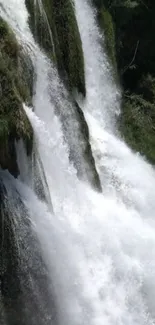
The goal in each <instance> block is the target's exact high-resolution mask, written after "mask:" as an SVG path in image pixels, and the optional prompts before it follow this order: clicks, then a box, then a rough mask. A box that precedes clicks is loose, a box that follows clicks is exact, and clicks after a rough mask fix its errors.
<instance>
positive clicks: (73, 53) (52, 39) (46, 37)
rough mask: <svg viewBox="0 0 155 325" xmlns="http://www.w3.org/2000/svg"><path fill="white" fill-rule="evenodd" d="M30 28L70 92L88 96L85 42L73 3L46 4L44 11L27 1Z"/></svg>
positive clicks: (67, 0) (58, 0) (50, 0)
mask: <svg viewBox="0 0 155 325" xmlns="http://www.w3.org/2000/svg"><path fill="white" fill-rule="evenodd" d="M26 4H27V8H28V10H29V13H30V20H29V21H30V27H31V29H32V31H33V34H34V36H35V37H36V40H37V41H38V43H39V44H40V45H41V46H42V48H44V49H45V50H46V52H47V53H48V55H49V56H50V57H51V58H53V59H54V61H55V63H56V64H57V67H58V71H59V73H60V75H61V77H63V79H64V81H65V82H66V85H67V86H68V88H69V89H70V90H71V91H72V90H74V89H75V88H76V89H78V91H79V92H80V93H82V94H83V95H84V96H85V94H86V89H85V75H84V57H83V50H82V42H81V37H80V33H79V29H78V24H77V20H76V15H75V8H74V5H73V1H72V0H63V1H62V0H44V1H43V7H42V6H40V5H39V2H37V5H36V6H34V2H33V1H32V0H26Z"/></svg>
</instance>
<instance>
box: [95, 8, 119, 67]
mask: <svg viewBox="0 0 155 325" xmlns="http://www.w3.org/2000/svg"><path fill="white" fill-rule="evenodd" d="M98 21H99V25H100V27H101V29H102V30H103V31H104V35H105V44H106V50H107V54H108V57H109V59H110V61H111V64H112V65H113V68H114V70H115V72H116V71H117V61H116V42H115V27H114V21H113V19H112V16H111V14H110V12H109V11H108V10H107V9H106V8H105V7H104V6H103V5H102V6H101V7H100V9H99V10H98Z"/></svg>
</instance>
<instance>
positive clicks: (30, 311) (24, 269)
mask: <svg viewBox="0 0 155 325" xmlns="http://www.w3.org/2000/svg"><path fill="white" fill-rule="evenodd" d="M0 239H1V240H0V324H9V325H27V324H29V323H31V324H32V325H35V324H39V325H42V324H49V325H51V324H53V319H54V324H56V323H57V321H56V310H55V305H54V299H53V297H51V293H50V294H49V291H48V288H49V282H48V272H47V269H46V266H45V264H44V262H43V260H42V257H41V253H40V251H41V249H40V246H39V243H38V241H37V239H36V238H35V235H34V232H33V231H32V227H31V223H30V218H29V214H28V211H27V209H26V207H25V205H24V203H23V201H22V199H21V196H20V194H19V193H18V191H17V190H16V187H15V180H14V179H13V177H11V176H10V175H9V173H5V172H0ZM40 301H41V306H40ZM51 306H52V307H51Z"/></svg>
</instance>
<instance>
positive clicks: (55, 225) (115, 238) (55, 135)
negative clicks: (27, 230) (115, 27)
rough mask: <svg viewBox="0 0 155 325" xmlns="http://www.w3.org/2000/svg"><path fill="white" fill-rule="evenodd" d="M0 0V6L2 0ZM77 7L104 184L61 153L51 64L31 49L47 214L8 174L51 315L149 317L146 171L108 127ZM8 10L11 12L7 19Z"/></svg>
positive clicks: (89, 33) (109, 320)
mask: <svg viewBox="0 0 155 325" xmlns="http://www.w3.org/2000/svg"><path fill="white" fill-rule="evenodd" d="M0 2H2V3H3V4H4V6H5V2H4V1H0ZM13 3H14V1H13V0H8V2H7V5H6V8H11V10H10V12H9V9H7V10H8V17H9V15H10V18H8V20H9V19H10V24H11V25H12V26H13V24H12V14H13V13H14V10H13V6H12V4H13ZM21 3H22V2H21ZM25 10H26V9H25V6H24V5H23V6H22V7H21V11H20V13H19V16H20V18H21V17H22V16H23V17H26V15H27V14H26V13H25ZM76 10H77V17H78V23H79V28H80V31H81V35H82V41H83V47H84V53H85V63H86V85H87V99H86V102H85V103H83V110H84V112H85V116H86V118H87V121H88V125H89V129H90V133H91V142H92V146H93V151H94V153H95V158H96V161H97V164H98V170H99V172H100V176H101V178H102V184H103V189H104V191H103V194H98V193H96V192H94V191H93V190H92V189H91V188H90V187H89V186H87V185H86V184H84V183H82V182H80V181H79V180H78V178H77V176H76V171H75V169H74V167H73V166H72V165H71V164H70V162H69V158H68V147H67V144H66V143H65V140H64V136H63V131H62V127H61V123H60V121H59V117H58V116H56V115H55V107H54V102H51V100H50V91H51V89H50V88H51V85H50V84H49V80H50V79H48V74H47V69H49V70H50V69H51V67H50V65H49V62H48V61H47V60H46V58H45V56H43V55H41V54H39V53H40V52H39V50H38V56H39V64H40V71H42V73H43V74H44V75H43V76H42V75H41V73H40V74H39V73H38V71H39V70H37V69H36V73H38V74H37V77H38V78H37V86H36V94H35V97H34V106H35V113H34V112H32V110H31V109H30V108H28V107H26V106H24V107H25V111H26V113H27V115H28V117H29V119H30V121H31V123H32V126H33V129H34V133H35V140H36V145H37V148H38V151H39V153H40V157H41V160H42V163H43V166H44V170H45V174H46V178H47V183H48V187H49V191H50V194H51V198H52V203H53V210H54V214H51V212H50V210H49V208H48V206H47V205H46V204H45V203H43V202H40V201H39V199H38V198H37V197H36V195H35V194H34V193H33V191H32V190H31V189H30V188H28V187H27V186H26V185H25V184H22V183H20V182H19V181H17V182H16V186H17V189H18V192H20V194H21V196H22V198H23V200H24V202H25V205H26V207H27V209H28V210H29V214H30V216H31V221H32V225H33V229H34V231H35V232H36V233H37V235H38V238H39V241H40V243H41V247H42V254H43V256H44V260H45V262H46V264H47V266H48V269H49V272H50V278H49V287H50V288H51V292H52V291H53V292H54V296H55V299H56V306H57V315H58V323H59V324H60V325H87V324H90V325H103V324H106V325H153V324H155V308H154V301H155V259H154V254H155V235H154V234H155V224H154V215H155V213H154V211H155V203H154V184H155V173H154V169H153V168H152V167H151V166H150V165H149V164H147V163H146V162H145V161H144V160H143V159H142V158H141V157H140V156H138V155H136V154H133V153H132V152H131V150H130V149H129V148H128V147H127V146H126V145H125V144H124V143H123V142H122V141H120V140H119V139H117V138H116V137H115V135H114V134H113V133H112V130H113V120H114V115H115V114H116V113H117V111H118V107H117V106H118V100H117V93H118V91H117V87H116V86H115V84H114V83H113V81H112V79H111V76H110V70H109V64H108V63H107V58H106V56H105V55H104V54H103V53H102V48H101V46H100V44H99V40H100V35H99V34H98V29H97V27H96V23H95V18H94V15H93V11H92V9H91V7H90V6H89V5H88V4H87V1H86V0H85V1H82V0H76ZM17 18H18V17H17V16H16V13H14V20H15V21H16V19H17ZM84 21H85V26H84ZM24 26H25V27H24V29H23V33H24V30H25V28H26V29H27V28H28V27H27V23H25V25H24ZM30 35H31V34H30ZM90 40H91V49H90ZM33 45H34V46H33V48H35V51H36V45H35V44H33ZM86 50H87V51H88V55H87V53H86ZM35 54H36V53H35ZM102 55H103V59H101V56H102ZM53 76H54V75H53ZM103 77H104V78H103ZM43 81H44V82H43ZM53 92H55V93H56V94H57V87H54V86H53ZM110 122H111V124H112V126H111V124H110ZM109 130H110V133H109ZM30 324H31V320H30ZM43 325H44V324H43Z"/></svg>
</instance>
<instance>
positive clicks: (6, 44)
mask: <svg viewBox="0 0 155 325" xmlns="http://www.w3.org/2000/svg"><path fill="white" fill-rule="evenodd" d="M26 62H27V59H26V55H24V53H23V52H22V49H21V48H20V46H19V44H18V43H17V40H16V38H15V36H14V34H13V33H12V31H11V30H10V28H9V27H8V25H7V23H6V22H4V21H3V20H2V18H0V165H1V167H2V168H7V169H9V170H10V171H11V173H13V174H14V175H17V174H18V167H17V165H16V157H15V148H14V142H15V140H17V139H19V138H23V139H24V141H25V144H26V146H27V148H29V147H30V142H32V128H31V126H30V123H29V121H28V119H27V117H26V114H25V112H24V110H23V106H22V103H23V102H27V103H30V100H31V94H32V89H31V85H30V83H29V82H28V74H31V73H30V72H29V73H28V71H29V70H30V66H28V65H27V64H26ZM31 72H32V71H31ZM29 77H30V76H29ZM31 77H32V76H31Z"/></svg>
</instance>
